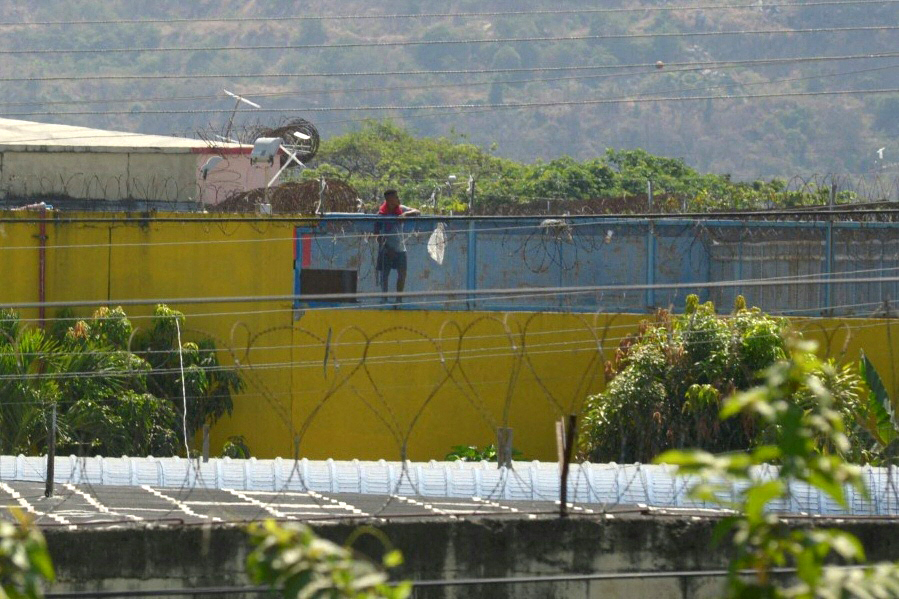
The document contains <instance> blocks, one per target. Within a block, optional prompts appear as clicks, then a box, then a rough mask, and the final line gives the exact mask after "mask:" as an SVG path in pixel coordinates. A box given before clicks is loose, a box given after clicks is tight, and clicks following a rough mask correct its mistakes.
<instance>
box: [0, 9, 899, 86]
mask: <svg viewBox="0 0 899 599" xmlns="http://www.w3.org/2000/svg"><path fill="white" fill-rule="evenodd" d="M897 2H899V0H897ZM896 56H899V52H882V53H865V54H848V55H839V56H795V57H784V58H755V59H747V60H709V61H691V62H669V63H665V67H666V70H667V69H668V68H669V67H697V68H728V67H731V66H745V65H752V66H755V65H777V64H785V63H799V62H821V61H831V60H858V59H868V58H894V57H896ZM637 68H651V69H657V68H658V65H657V64H656V63H654V62H646V63H632V64H619V65H611V64H610V65H571V66H561V67H514V68H513V67H509V68H490V69H441V70H429V69H413V70H392V71H344V72H330V73H327V72H326V73H194V74H191V75H185V74H179V73H166V74H155V75H154V74H140V75H124V74H122V75H100V74H97V75H40V76H34V77H0V82H13V81H98V80H134V79H146V80H153V79H166V80H168V79H191V80H193V79H249V78H308V77H322V78H330V77H333V78H339V79H345V78H348V77H388V76H394V75H402V76H417V75H427V76H437V75H489V74H505V73H533V72H558V71H585V70H600V69H601V70H609V69H637Z"/></svg>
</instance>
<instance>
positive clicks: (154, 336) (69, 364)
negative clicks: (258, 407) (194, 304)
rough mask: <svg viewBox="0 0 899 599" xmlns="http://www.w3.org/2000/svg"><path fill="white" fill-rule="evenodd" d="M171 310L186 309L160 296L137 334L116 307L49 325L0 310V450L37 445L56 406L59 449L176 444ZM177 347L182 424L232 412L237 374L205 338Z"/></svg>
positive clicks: (151, 451)
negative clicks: (144, 330) (162, 302)
mask: <svg viewBox="0 0 899 599" xmlns="http://www.w3.org/2000/svg"><path fill="white" fill-rule="evenodd" d="M175 318H180V319H182V320H181V321H179V322H183V314H181V313H180V312H176V311H174V310H170V309H169V308H167V307H165V306H159V307H158V308H157V314H156V319H155V320H154V325H153V328H152V329H151V331H149V333H148V334H147V335H145V336H137V337H135V336H134V335H133V329H132V326H131V322H130V321H129V320H128V317H127V315H126V314H125V312H124V310H122V308H120V307H119V308H115V309H109V308H105V307H104V308H100V309H98V310H97V311H96V312H95V313H94V314H93V316H92V317H91V318H89V319H84V320H78V319H75V318H74V317H72V316H71V314H66V313H64V314H62V315H61V317H60V319H59V320H58V321H57V324H56V326H54V327H53V328H52V330H51V331H49V332H47V331H44V330H43V329H39V328H35V327H29V326H23V325H22V324H21V322H20V320H19V317H18V314H16V313H15V312H11V311H4V312H0V451H2V452H3V453H7V454H15V453H24V454H27V455H34V454H36V453H39V452H41V451H44V450H45V448H46V443H47V431H48V427H49V421H50V415H51V413H52V411H53V408H54V407H55V408H56V412H57V447H58V450H59V451H61V452H71V453H75V454H78V455H106V456H119V455H157V456H164V455H173V454H176V453H177V452H178V451H179V450H180V448H181V447H182V444H181V442H180V441H179V439H180V437H181V432H180V431H181V429H182V426H181V418H180V414H181V411H182V410H181V406H182V405H183V400H182V388H181V370H180V363H179V360H178V346H177V342H173V339H174V338H175V337H177V334H176V333H177V329H176V326H175V325H174V324H173V323H174V319H175ZM179 326H180V325H179ZM141 341H143V342H145V343H144V344H141ZM132 342H134V343H135V345H136V347H138V348H139V349H140V352H142V353H143V356H142V355H140V353H137V352H134V351H131V347H130V344H131V343H132ZM182 350H183V353H184V366H185V369H184V374H185V376H184V380H185V387H186V390H187V393H188V395H189V396H190V401H189V402H188V405H189V406H190V407H189V411H188V415H187V420H188V430H189V431H190V432H196V431H197V430H198V429H199V428H200V427H202V425H203V423H207V422H208V423H213V422H215V420H216V419H218V418H220V417H221V416H222V415H223V414H225V413H228V412H230V410H231V408H232V405H233V404H232V398H231V395H232V393H235V392H237V391H239V390H240V389H241V388H242V386H243V381H242V379H241V378H240V377H239V375H238V374H237V372H236V371H234V370H232V369H227V368H222V367H221V366H220V365H219V362H218V358H217V354H216V351H215V346H214V344H213V343H212V342H211V341H210V340H208V339H204V340H201V341H199V342H196V343H194V342H185V343H183V347H182Z"/></svg>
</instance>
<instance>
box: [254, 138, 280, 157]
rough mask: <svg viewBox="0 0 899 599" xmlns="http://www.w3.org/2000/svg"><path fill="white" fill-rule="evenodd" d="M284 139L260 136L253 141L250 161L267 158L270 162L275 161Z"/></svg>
mask: <svg viewBox="0 0 899 599" xmlns="http://www.w3.org/2000/svg"><path fill="white" fill-rule="evenodd" d="M282 141H283V140H282V139H281V138H280V137H260V138H259V139H257V140H256V141H255V142H254V143H253V150H252V151H251V152H250V163H251V164H252V163H255V162H258V161H260V160H266V161H268V163H269V164H274V163H275V156H277V155H278V150H280V149H281V143H282Z"/></svg>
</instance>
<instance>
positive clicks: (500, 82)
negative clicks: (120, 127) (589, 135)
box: [0, 52, 899, 106]
mask: <svg viewBox="0 0 899 599" xmlns="http://www.w3.org/2000/svg"><path fill="white" fill-rule="evenodd" d="M890 54H891V55H893V56H899V52H894V53H890ZM897 67H899V65H888V66H881V67H871V68H865V69H857V70H852V71H843V72H840V73H826V74H823V75H808V76H803V77H789V78H784V79H774V80H770V81H756V82H752V83H730V84H726V85H715V86H706V87H691V88H682V89H679V90H678V89H673V90H665V91H659V92H652V93H653V94H657V93H670V92H678V91H695V90H700V89H723V88H732V87H749V86H759V85H770V84H773V83H784V82H791V81H807V80H812V79H826V78H829V77H841V76H845V75H856V74H860V73H870V72H876V71H884V70H889V69H895V68H897ZM709 68H710V67H709V66H708V65H703V66H691V67H688V68H681V69H678V68H674V69H669V68H666V69H665V70H664V71H659V70H658V69H657V68H654V69H653V71H651V72H644V71H625V72H620V73H599V74H593V75H572V76H567V77H536V78H527V79H506V80H494V81H471V82H458V83H439V84H433V83H432V84H421V85H398V86H381V87H357V88H346V89H340V88H337V89H312V90H287V91H276V92H261V93H253V94H250V93H247V94H246V95H252V96H253V97H254V98H273V97H284V96H306V95H330V94H348V93H359V92H369V93H370V92H383V91H401V90H421V89H443V88H463V87H476V86H485V85H514V84H518V83H549V82H556V81H584V80H591V79H606V78H612V77H633V76H634V75H643V74H646V75H650V76H658V75H659V74H663V75H664V74H671V73H684V72H693V71H703V70H707V69H709ZM718 68H737V67H736V66H733V65H727V66H723V67H718ZM220 98H221V96H220V94H212V95H210V94H207V95H200V96H156V97H145V98H116V99H105V98H104V99H91V100H55V101H46V102H43V101H30V102H0V106H32V105H35V104H38V105H41V106H54V105H64V106H69V105H80V104H122V103H125V104H130V103H135V102H180V101H196V100H216V99H220Z"/></svg>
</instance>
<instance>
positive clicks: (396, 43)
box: [0, 25, 899, 56]
mask: <svg viewBox="0 0 899 599" xmlns="http://www.w3.org/2000/svg"><path fill="white" fill-rule="evenodd" d="M897 29H899V25H870V26H854V27H817V28H808V29H742V30H734V31H685V32H677V33H609V34H602V35H561V36H535V37H507V38H473V39H461V40H451V39H443V40H391V41H380V42H372V41H368V42H342V43H337V44H269V45H263V46H206V47H201V46H168V47H156V48H153V47H142V48H72V49H27V50H23V49H15V50H9V49H4V50H0V55H7V56H10V55H16V56H18V55H26V54H27V55H39V56H40V55H52V54H67V55H71V54H141V53H158V52H224V51H227V52H242V51H257V50H327V49H346V48H387V47H404V46H445V45H462V44H504V43H534V42H564V41H587V40H620V39H647V38H654V39H666V38H681V37H689V38H692V37H714V36H737V35H784V34H786V35H795V34H806V33H849V32H856V33H871V32H877V31H895V30H897Z"/></svg>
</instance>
